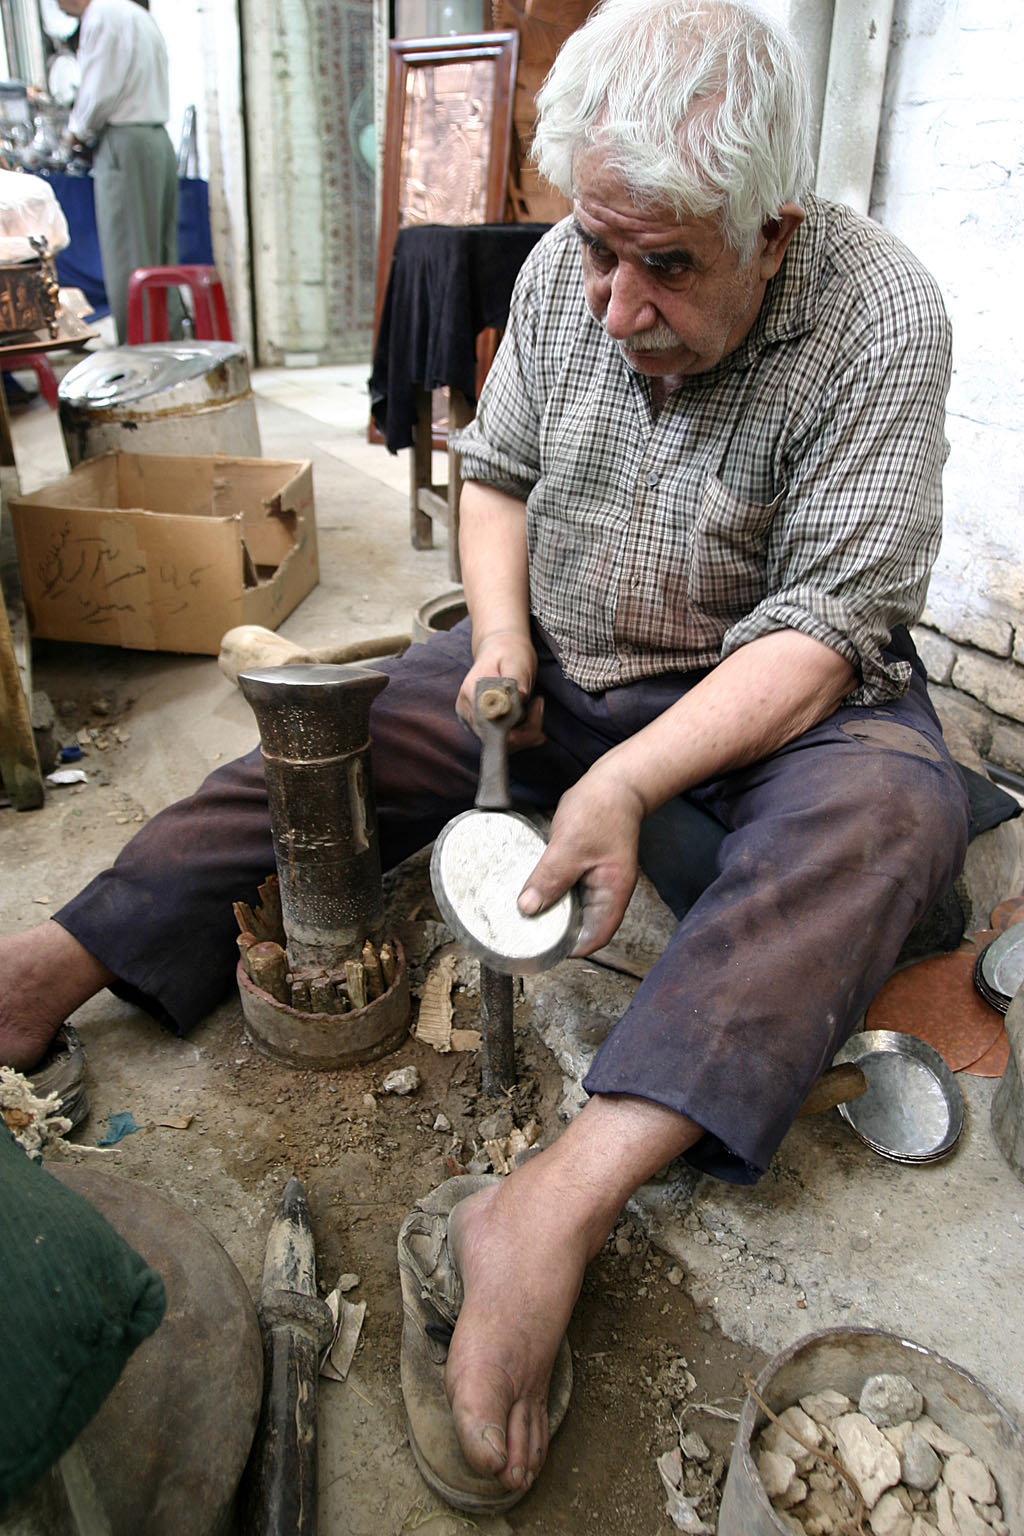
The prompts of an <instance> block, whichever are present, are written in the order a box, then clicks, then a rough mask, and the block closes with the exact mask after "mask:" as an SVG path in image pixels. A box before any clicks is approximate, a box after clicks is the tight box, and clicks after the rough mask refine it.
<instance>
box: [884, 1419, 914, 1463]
mask: <svg viewBox="0 0 1024 1536" xmlns="http://www.w3.org/2000/svg"><path fill="white" fill-rule="evenodd" d="M878 1427H879V1429H880V1430H881V1431H882V1434H883V1435H884V1436H885V1438H886V1439H887V1440H888V1442H889V1444H890V1445H894V1446H895V1447H896V1449H897V1451H898V1452H899V1454H900V1455H901V1456H902V1455H903V1447H904V1446H905V1445H906V1443H907V1436H908V1435H909V1434H910V1431H911V1430H912V1429H913V1427H914V1426H913V1425H912V1424H911V1422H910V1420H909V1419H903V1420H902V1421H901V1422H900V1423H899V1424H879V1426H878Z"/></svg>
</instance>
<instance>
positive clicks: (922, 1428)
mask: <svg viewBox="0 0 1024 1536" xmlns="http://www.w3.org/2000/svg"><path fill="white" fill-rule="evenodd" d="M914 1428H915V1429H916V1430H917V1432H918V1434H919V1435H923V1436H924V1438H925V1439H926V1440H927V1441H928V1444H929V1445H930V1446H931V1448H932V1450H933V1451H938V1453H939V1455H940V1456H955V1455H956V1453H957V1452H958V1451H959V1452H960V1454H961V1455H963V1456H970V1454H971V1448H970V1446H969V1445H965V1444H964V1442H963V1441H962V1440H958V1439H957V1438H956V1436H955V1435H950V1434H948V1433H947V1432H946V1430H944V1429H943V1428H942V1426H941V1425H940V1424H936V1422H935V1420H934V1419H933V1418H931V1417H930V1416H929V1415H928V1414H927V1413H922V1415H921V1417H920V1418H919V1419H918V1420H917V1422H916V1423H915V1425H914Z"/></svg>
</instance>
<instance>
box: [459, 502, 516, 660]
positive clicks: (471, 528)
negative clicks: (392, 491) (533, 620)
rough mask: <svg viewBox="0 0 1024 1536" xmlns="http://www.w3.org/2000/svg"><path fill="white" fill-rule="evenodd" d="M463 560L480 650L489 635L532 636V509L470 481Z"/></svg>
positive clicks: (462, 520)
mask: <svg viewBox="0 0 1024 1536" xmlns="http://www.w3.org/2000/svg"><path fill="white" fill-rule="evenodd" d="M459 556H460V559H461V562H462V585H463V590H464V591H465V594H466V606H467V608H468V609H469V613H470V617H471V618H472V620H473V643H474V650H475V648H476V646H477V645H478V644H479V642H480V640H481V639H482V638H484V637H485V636H486V635H489V634H496V633H499V632H501V633H510V634H511V633H514V634H519V635H522V636H523V637H527V636H528V635H529V632H530V584H529V577H528V575H527V561H526V507H525V505H524V503H523V502H521V501H517V500H516V498H515V497H514V496H507V495H506V494H505V493H504V492H503V491H496V490H494V489H492V488H491V487H490V486H486V485H480V484H478V483H477V482H475V481H469V482H467V484H465V485H464V486H463V488H462V499H461V502H460V506H459Z"/></svg>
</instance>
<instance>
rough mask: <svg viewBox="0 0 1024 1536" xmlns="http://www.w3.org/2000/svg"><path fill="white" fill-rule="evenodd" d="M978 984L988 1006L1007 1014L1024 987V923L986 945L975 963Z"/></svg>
mask: <svg viewBox="0 0 1024 1536" xmlns="http://www.w3.org/2000/svg"><path fill="white" fill-rule="evenodd" d="M974 984H975V986H976V987H977V989H978V991H979V992H980V993H981V995H982V997H983V998H984V999H985V1001H986V1003H990V1004H991V1005H992V1007H993V1008H998V1009H999V1012H1000V1013H1005V1012H1006V1010H1007V1009H1008V1008H1009V1006H1010V1004H1011V1003H1012V1002H1013V999H1014V997H1015V996H1016V995H1017V992H1018V991H1019V989H1020V988H1021V987H1022V986H1024V923H1014V924H1013V925H1012V927H1010V928H1006V929H1004V930H1003V932H1002V933H1001V934H1000V935H999V937H998V938H997V939H993V940H992V942H991V943H990V944H986V945H985V948H984V949H983V950H982V952H981V954H980V955H979V956H978V958H977V960H976V961H975V963H974Z"/></svg>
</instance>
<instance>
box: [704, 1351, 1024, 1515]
mask: <svg viewBox="0 0 1024 1536" xmlns="http://www.w3.org/2000/svg"><path fill="white" fill-rule="evenodd" d="M883 1371H892V1372H897V1373H900V1374H902V1375H904V1376H906V1377H908V1378H909V1380H910V1381H912V1382H913V1383H914V1386H915V1387H916V1388H917V1389H918V1391H919V1392H920V1393H921V1394H922V1396H923V1397H924V1411H925V1413H927V1414H929V1415H930V1416H931V1418H933V1419H934V1420H935V1422H936V1424H938V1425H940V1426H941V1427H942V1428H943V1429H944V1430H946V1431H947V1432H948V1433H949V1434H951V1435H956V1437H957V1438H958V1439H960V1440H963V1441H964V1442H965V1443H966V1444H967V1445H969V1446H970V1448H971V1450H972V1451H974V1453H975V1454H976V1455H978V1456H980V1457H981V1459H982V1460H983V1461H984V1462H985V1463H986V1465H987V1466H988V1468H989V1471H990V1472H991V1473H992V1475H993V1477H994V1478H995V1480H996V1483H997V1485H998V1488H999V1502H1000V1504H1001V1505H1002V1509H1003V1519H1004V1521H1005V1522H1006V1524H1007V1525H1008V1526H1009V1527H1010V1530H1011V1531H1024V1436H1022V1435H1021V1432H1020V1430H1019V1429H1018V1428H1017V1426H1016V1425H1015V1424H1014V1422H1013V1420H1012V1419H1011V1418H1010V1417H1009V1415H1008V1414H1007V1412H1006V1410H1005V1409H1004V1408H1002V1407H1001V1406H1000V1404H999V1403H997V1402H996V1400H995V1399H994V1398H993V1397H991V1396H990V1395H989V1393H988V1392H986V1390H985V1388H984V1387H983V1386H981V1384H980V1383H979V1382H977V1381H975V1379H974V1377H973V1376H970V1375H968V1373H967V1372H966V1371H964V1370H962V1369H961V1367H960V1366H958V1365H953V1364H952V1362H951V1361H949V1360H944V1359H943V1357H942V1356H941V1355H937V1354H935V1353H934V1351H932V1350H930V1349H926V1348H925V1347H924V1345H922V1344H914V1343H912V1342H911V1340H909V1339H901V1338H899V1336H898V1335H896V1334H893V1333H882V1332H878V1331H876V1330H874V1329H871V1328H830V1329H825V1330H823V1331H822V1332H821V1333H811V1334H807V1335H806V1336H805V1337H804V1338H802V1339H798V1340H797V1342H796V1343H795V1344H791V1345H790V1347H789V1348H788V1349H784V1350H783V1351H782V1353H781V1354H778V1355H776V1356H775V1358H774V1360H771V1361H769V1363H768V1364H767V1365H766V1366H765V1368H764V1370H763V1371H762V1372H761V1374H760V1376H759V1377H758V1378H757V1381H756V1382H755V1384H754V1385H755V1387H756V1389H757V1392H758V1394H759V1396H760V1397H761V1398H763V1400H764V1401H765V1402H766V1403H767V1404H768V1407H769V1408H770V1409H771V1410H772V1412H773V1413H781V1412H782V1411H783V1409H784V1408H788V1407H790V1405H791V1404H793V1403H795V1402H797V1401H798V1399H799V1398H801V1397H804V1396H806V1394H807V1393H808V1392H822V1391H824V1390H825V1388H826V1387H832V1388H834V1389H835V1390H836V1391H837V1392H843V1393H845V1394H846V1396H847V1397H849V1398H851V1399H852V1400H853V1402H854V1403H856V1402H857V1400H858V1398H859V1397H860V1393H861V1388H862V1387H863V1385H864V1383H865V1381H866V1380H867V1378H868V1377H869V1376H874V1375H877V1374H878V1373H879V1372H883ZM767 1422H768V1420H767V1417H766V1415H765V1413H764V1412H763V1410H762V1409H761V1408H759V1407H758V1406H757V1404H756V1403H755V1402H754V1399H753V1398H752V1397H751V1396H749V1395H748V1396H747V1399H746V1401H745V1402H744V1404H743V1409H742V1412H741V1413H740V1422H739V1428H738V1429H737V1431H736V1439H735V1441H734V1442H733V1451H732V1459H731V1461H730V1463H729V1472H728V1475H727V1477H726V1481H725V1488H724V1490H723V1493H722V1504H721V1508H720V1510H719V1514H718V1536H789V1527H788V1526H786V1525H784V1524H783V1523H782V1521H781V1520H780V1519H779V1517H778V1515H777V1514H776V1513H775V1511H774V1510H773V1508H772V1506H771V1503H770V1501H769V1499H768V1495H767V1494H766V1493H765V1491H764V1485H763V1484H762V1482H761V1479H760V1477H759V1476H758V1472H757V1467H756V1466H755V1465H754V1458H753V1456H752V1454H751V1443H752V1441H754V1440H756V1438H757V1436H758V1434H759V1433H760V1431H761V1429H762V1428H763V1426H764V1425H765V1424H766V1423H767Z"/></svg>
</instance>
